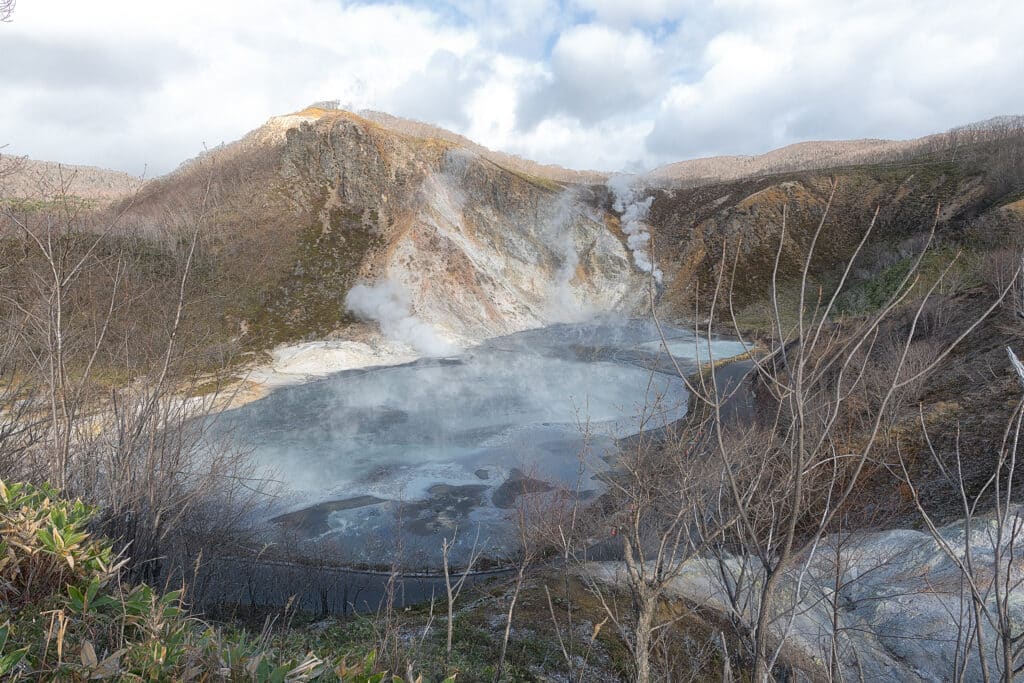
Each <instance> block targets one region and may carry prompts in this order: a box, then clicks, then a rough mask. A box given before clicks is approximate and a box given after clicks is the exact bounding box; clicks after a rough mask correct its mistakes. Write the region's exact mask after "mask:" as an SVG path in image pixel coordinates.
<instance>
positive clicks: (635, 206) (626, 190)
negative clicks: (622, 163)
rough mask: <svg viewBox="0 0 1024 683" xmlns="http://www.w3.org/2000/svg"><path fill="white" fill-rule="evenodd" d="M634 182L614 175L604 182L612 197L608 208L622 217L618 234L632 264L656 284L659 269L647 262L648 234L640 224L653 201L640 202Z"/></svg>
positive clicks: (625, 177) (649, 253)
mask: <svg viewBox="0 0 1024 683" xmlns="http://www.w3.org/2000/svg"><path fill="white" fill-rule="evenodd" d="M635 178H636V177H635V176H631V175H616V176H612V177H611V178H609V179H608V189H609V190H611V191H612V195H613V196H614V197H615V203H614V204H612V208H613V209H615V210H616V211H618V212H619V213H620V214H622V217H621V219H620V221H621V223H622V232H624V233H626V244H627V245H628V246H629V250H630V251H631V252H633V263H635V264H636V267H637V268H639V269H640V270H642V271H643V272H645V273H650V274H651V277H653V278H654V281H655V282H658V283H659V284H660V283H661V277H662V273H661V269H660V268H658V267H657V266H655V265H654V262H653V261H652V260H651V252H650V247H649V246H648V244H649V243H650V240H651V233H650V231H649V229H648V227H647V223H645V222H644V221H645V220H646V219H647V212H648V211H650V210H651V204H652V203H653V202H654V197H648V198H647V199H641V198H640V192H639V190H638V189H637V188H636V185H635Z"/></svg>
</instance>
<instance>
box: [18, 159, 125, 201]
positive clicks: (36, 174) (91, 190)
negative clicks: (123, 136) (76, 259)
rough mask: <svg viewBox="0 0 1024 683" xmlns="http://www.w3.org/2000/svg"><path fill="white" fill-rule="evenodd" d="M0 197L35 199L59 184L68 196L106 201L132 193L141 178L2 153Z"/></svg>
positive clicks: (57, 188) (55, 189) (54, 188)
mask: <svg viewBox="0 0 1024 683" xmlns="http://www.w3.org/2000/svg"><path fill="white" fill-rule="evenodd" d="M0 169H4V172H3V173H0V197H2V198H16V199H37V198H39V197H40V195H43V194H55V193H57V192H58V191H59V190H60V189H61V188H62V187H63V188H64V191H65V192H66V193H67V194H68V195H71V196H74V197H77V198H79V199H85V200H93V201H108V200H111V199H117V198H118V197H122V196H124V195H126V194H129V193H131V192H134V191H135V190H136V189H138V188H139V186H140V185H142V181H141V180H140V179H138V178H136V177H134V176H131V175H128V174H127V173H122V172H120V171H111V170H109V169H105V168H97V167H95V166H75V165H73V164H61V163H57V162H53V161H37V160H35V159H27V158H22V157H10V156H4V157H3V158H2V159H0Z"/></svg>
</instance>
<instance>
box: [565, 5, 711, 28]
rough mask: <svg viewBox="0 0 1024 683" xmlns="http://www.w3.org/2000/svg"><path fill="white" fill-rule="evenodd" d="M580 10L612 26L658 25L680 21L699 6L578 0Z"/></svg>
mask: <svg viewBox="0 0 1024 683" xmlns="http://www.w3.org/2000/svg"><path fill="white" fill-rule="evenodd" d="M577 5H578V6H579V8H580V9H581V10H583V11H585V12H593V13H594V15H595V16H596V17H597V18H598V19H600V20H601V21H606V22H608V23H612V24H635V23H641V24H657V23H660V22H663V21H672V20H675V19H679V18H680V17H682V16H684V15H685V14H687V13H688V12H692V11H693V10H694V6H695V5H698V3H697V2H694V0H630V1H629V2H624V1H623V0H577Z"/></svg>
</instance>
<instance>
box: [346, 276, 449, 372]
mask: <svg viewBox="0 0 1024 683" xmlns="http://www.w3.org/2000/svg"><path fill="white" fill-rule="evenodd" d="M345 308H346V309H347V310H349V311H351V312H352V313H354V314H356V315H357V316H359V317H360V318H363V319H364V320H373V321H376V322H377V323H379V324H380V330H381V332H383V333H384V336H385V337H387V338H388V339H391V340H393V341H398V342H402V343H403V344H408V345H409V346H411V347H412V348H414V349H416V350H417V351H418V352H420V353H422V354H424V355H427V356H446V355H450V354H452V353H455V352H456V351H458V349H457V348H456V347H455V346H454V345H453V344H450V343H449V342H447V341H446V340H444V339H442V338H441V336H440V335H438V333H437V331H436V330H435V329H434V328H433V327H432V326H431V325H429V324H428V323H425V322H423V321H422V320H420V319H419V318H417V317H416V316H415V315H413V314H412V311H411V310H410V307H409V297H408V296H407V295H406V293H405V290H404V289H403V288H402V287H401V286H400V285H399V284H398V283H396V282H394V281H392V280H390V279H384V280H381V281H380V282H378V283H377V284H375V285H366V284H359V285H356V286H355V287H353V288H352V289H350V290H349V292H348V294H347V295H346V296H345Z"/></svg>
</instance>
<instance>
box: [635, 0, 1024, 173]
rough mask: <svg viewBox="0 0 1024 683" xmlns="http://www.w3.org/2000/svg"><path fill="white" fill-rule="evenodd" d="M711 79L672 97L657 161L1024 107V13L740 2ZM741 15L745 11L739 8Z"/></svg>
mask: <svg viewBox="0 0 1024 683" xmlns="http://www.w3.org/2000/svg"><path fill="white" fill-rule="evenodd" d="M732 9H734V10H739V9H750V10H751V11H752V12H753V15H752V16H750V17H747V18H746V19H744V20H740V19H734V20H733V22H732V23H731V27H730V29H729V30H727V31H723V32H722V33H720V34H718V35H716V36H715V37H714V38H712V40H710V41H709V42H708V43H707V45H706V46H705V48H704V50H703V52H702V55H701V61H702V62H703V65H704V67H703V71H702V73H701V74H700V75H699V76H697V77H695V78H693V79H691V80H686V81H683V82H678V83H676V84H674V85H673V87H672V88H670V89H669V91H668V92H667V93H666V95H665V97H664V98H663V99H662V101H661V103H660V107H659V111H658V114H657V115H656V117H655V120H654V127H653V129H652V132H651V134H650V136H649V137H648V139H647V141H646V147H647V150H648V152H649V153H651V154H652V155H657V156H668V157H675V158H687V157H693V156H707V155H713V154H723V153H727V154H728V153H746V154H749V153H757V152H764V151H768V150H770V149H772V148H775V147H778V146H782V145H785V144H789V143H792V142H796V141H800V140H808V139H812V140H814V139H835V138H859V137H886V138H903V137H915V136H919V135H924V134H927V133H930V132H938V131H941V130H944V129H946V128H949V127H952V126H955V125H957V124H958V123H960V122H967V121H975V120H979V119H985V118H988V117H990V116H993V115H996V114H999V113H1006V112H1013V113H1017V112H1021V111H1024V95H1022V92H1024V91H1021V89H1020V88H1016V87H1012V86H1010V81H1011V79H1012V75H1011V74H1012V73H1013V72H1014V71H1019V67H1016V66H1013V65H1014V64H1018V65H1019V64H1022V63H1024V44H1022V43H1021V42H1020V41H1019V40H1017V38H1016V37H1015V35H1014V34H1015V33H1016V31H1017V29H1015V28H1009V27H1011V26H1017V27H1019V26H1021V25H1024V6H1021V5H1019V4H1013V5H1011V4H1010V3H1002V2H992V3H984V2H983V3H980V4H975V5H971V6H965V5H960V4H950V5H942V6H936V5H934V4H932V3H927V2H923V1H918V2H910V3H901V4H900V5H897V6H892V5H888V4H884V3H881V2H872V1H869V2H863V3H858V4H856V5H852V4H845V3H843V4H838V3H837V4H834V5H832V4H822V3H816V4H814V5H811V4H809V3H804V2H794V3H781V2H780V3H767V4H765V5H758V6H757V7H751V6H747V5H745V4H744V3H740V2H734V3H733V5H732ZM737 14H738V12H737Z"/></svg>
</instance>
